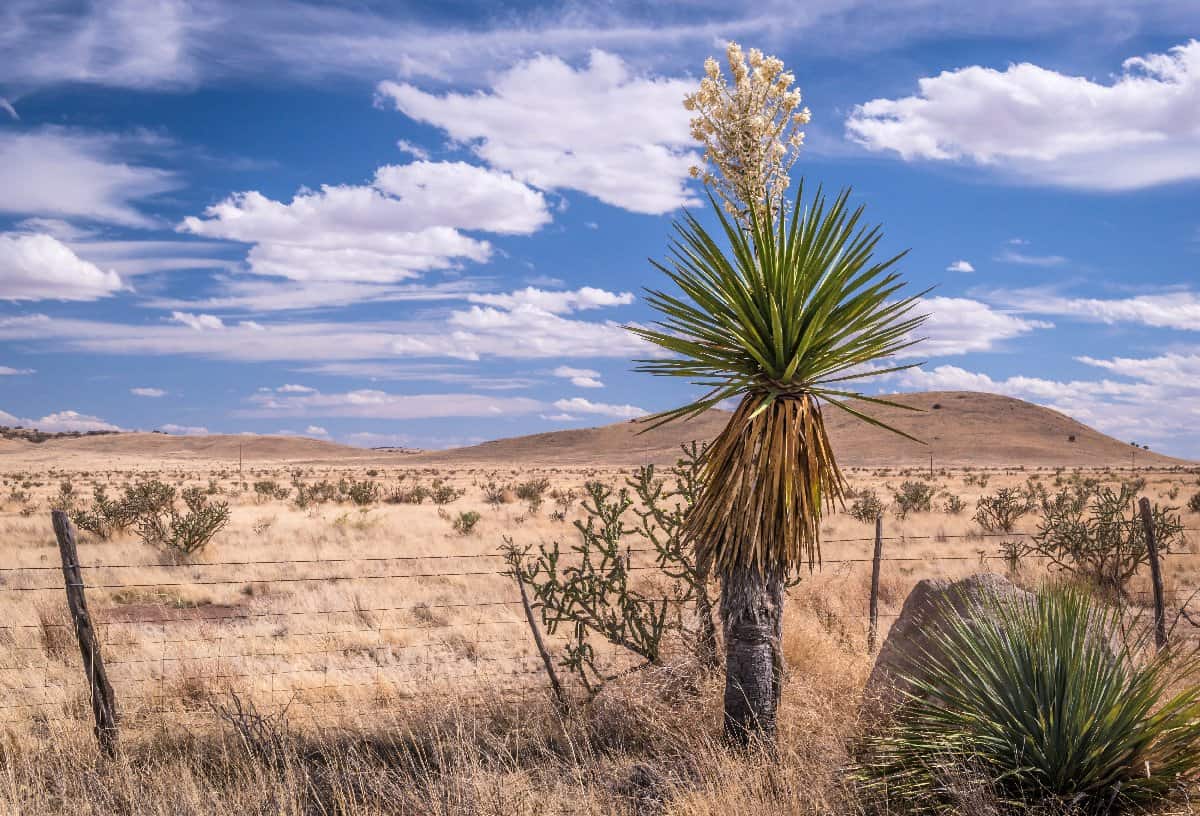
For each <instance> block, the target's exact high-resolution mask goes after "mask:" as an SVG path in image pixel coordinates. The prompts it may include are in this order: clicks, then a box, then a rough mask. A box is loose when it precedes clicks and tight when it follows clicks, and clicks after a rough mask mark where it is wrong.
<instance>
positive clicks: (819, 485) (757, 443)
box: [631, 183, 925, 571]
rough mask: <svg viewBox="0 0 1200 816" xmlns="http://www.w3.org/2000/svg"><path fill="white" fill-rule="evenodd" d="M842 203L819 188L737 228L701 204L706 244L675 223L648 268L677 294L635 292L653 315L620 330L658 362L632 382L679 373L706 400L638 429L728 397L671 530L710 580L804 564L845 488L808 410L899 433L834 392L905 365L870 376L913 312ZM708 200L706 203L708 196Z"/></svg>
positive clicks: (898, 344) (695, 230)
mask: <svg viewBox="0 0 1200 816" xmlns="http://www.w3.org/2000/svg"><path fill="white" fill-rule="evenodd" d="M849 195H850V191H849V190H844V191H843V192H842V193H841V194H840V195H838V196H837V198H836V199H834V201H833V203H832V204H830V205H828V206H827V202H826V200H825V198H824V196H823V195H822V194H821V192H820V190H818V191H817V194H816V195H815V196H814V197H813V200H812V202H811V204H810V205H808V206H807V207H804V206H802V204H803V199H804V185H803V183H801V185H800V189H799V192H798V195H797V198H796V205H795V207H794V208H793V210H792V213H791V214H790V215H789V214H788V213H787V212H786V211H784V212H780V213H777V214H776V215H774V216H772V217H769V218H762V217H758V216H757V215H756V212H755V210H754V209H753V208H752V209H751V212H750V224H749V226H748V227H743V226H741V225H739V224H737V223H735V222H733V221H731V220H730V219H729V218H727V217H726V216H725V214H724V212H723V211H722V209H721V208H720V207H719V206H717V205H716V203H715V202H713V210H714V212H715V213H716V215H717V218H718V219H719V220H720V225H721V238H722V239H723V241H718V239H717V237H715V236H714V235H712V234H710V233H709V231H708V230H706V229H705V228H704V226H703V225H701V224H700V222H699V221H697V220H696V218H694V217H693V216H691V215H690V214H688V215H685V216H684V219H683V221H682V223H677V224H676V225H675V228H676V233H677V236H676V238H675V239H674V240H673V241H672V242H671V248H670V255H669V258H668V261H667V263H666V264H660V263H657V262H653V261H652V263H654V266H655V267H656V268H657V269H659V270H660V271H662V272H663V273H664V274H666V275H667V277H669V278H670V279H671V280H672V281H673V282H674V283H675V284H676V285H677V286H678V287H679V289H680V291H681V294H680V295H679V296H675V295H670V294H667V293H665V292H662V291H659V290H650V291H649V292H648V296H647V300H648V302H649V303H650V305H651V306H652V307H654V308H655V309H656V310H658V311H659V312H660V313H661V314H662V315H663V317H662V319H661V320H659V321H657V322H656V323H655V324H654V325H655V326H656V328H643V327H631V331H633V332H634V333H635V334H637V335H638V336H640V337H642V338H643V339H645V340H648V341H650V342H651V343H654V344H655V345H658V346H660V347H662V348H663V349H665V350H666V351H668V352H670V353H671V355H672V356H670V357H667V358H664V359H655V360H639V361H638V363H639V364H640V365H639V366H638V370H639V371H644V372H649V373H651V374H659V375H667V376H673V377H683V378H686V379H688V380H690V381H691V382H692V383H694V384H697V385H701V386H703V387H705V388H707V389H708V391H707V393H706V394H705V395H704V396H703V397H701V398H700V399H698V400H696V401H695V402H692V403H690V404H688V405H685V406H682V407H680V408H676V409H674V410H671V411H666V412H664V413H662V414H658V415H656V416H654V417H651V418H650V421H651V422H652V423H654V426H657V425H659V424H662V423H664V422H670V421H672V420H676V419H684V418H688V417H691V416H695V415H697V414H700V413H702V412H704V411H706V410H708V409H709V408H712V407H713V406H715V405H717V403H719V402H721V401H723V400H726V399H730V398H735V397H741V403H740V405H739V407H738V408H737V410H736V411H735V412H734V415H733V418H732V419H731V420H730V422H729V424H728V426H727V427H726V428H725V430H724V431H723V432H722V433H721V435H720V436H718V438H717V439H716V440H715V441H714V443H713V445H712V447H711V449H710V450H709V452H708V455H707V458H706V464H705V467H706V474H707V475H706V487H705V490H704V491H703V493H701V495H700V496H699V498H698V500H697V502H696V505H695V506H694V507H693V509H692V512H691V513H690V514H689V516H688V520H687V530H686V532H687V535H688V538H689V540H691V541H693V542H694V543H695V546H696V547H697V550H698V553H699V556H700V557H701V558H702V559H704V560H705V561H707V562H708V563H710V564H712V565H714V566H715V567H716V568H717V569H718V570H725V569H729V568H734V567H745V568H751V569H756V570H760V571H762V570H773V571H774V570H778V571H786V570H788V569H790V568H792V567H795V566H798V565H800V564H801V563H803V562H805V561H807V563H808V565H809V566H810V567H811V566H812V565H813V564H814V563H815V561H816V560H817V559H819V558H820V538H819V531H820V519H821V513H822V507H823V506H832V504H833V503H834V502H835V501H838V500H840V499H841V497H842V496H843V495H844V492H845V481H844V479H843V478H842V475H841V471H840V470H839V469H838V466H837V462H836V460H835V458H834V454H833V451H832V449H831V448H830V446H829V440H828V438H827V436H826V433H825V426H824V420H823V417H822V413H821V403H822V402H827V403H829V404H830V405H833V406H836V407H837V408H839V409H841V410H844V411H847V412H848V413H850V414H852V415H854V416H855V417H858V418H860V419H863V420H865V421H866V422H869V423H871V424H873V425H876V426H879V427H883V428H887V429H888V430H893V431H895V432H896V433H899V434H901V435H902V436H906V437H908V438H910V439H911V438H912V437H911V436H909V435H908V434H905V433H903V432H901V431H898V430H896V429H894V428H890V427H889V426H887V425H885V424H883V423H882V422H879V421H878V420H876V419H874V418H872V417H870V416H868V415H866V414H864V413H863V412H862V411H861V410H860V409H859V408H858V407H855V406H853V405H851V404H850V403H849V402H848V400H850V399H857V400H863V401H866V402H869V403H877V404H881V405H891V406H895V407H900V408H904V407H906V406H903V405H898V404H897V403H893V402H889V401H887V400H881V399H877V398H873V397H868V396H865V395H863V394H860V393H858V392H856V391H853V390H850V389H849V387H848V385H847V384H848V383H851V382H853V381H854V380H858V379H862V378H864V377H871V376H877V375H879V374H885V373H888V372H894V371H900V370H903V369H906V368H911V367H912V365H917V364H916V363H914V364H912V365H899V366H890V367H887V366H881V367H874V364H875V363H876V362H877V361H879V360H881V359H884V358H888V357H891V356H893V355H895V354H896V353H897V352H900V351H902V350H903V349H905V348H907V347H908V346H910V345H912V344H913V343H914V342H916V340H914V339H913V337H912V332H913V331H914V330H915V329H916V328H917V327H918V326H919V325H920V324H921V323H922V322H923V321H924V319H925V316H923V315H913V314H912V311H913V309H914V308H915V307H916V305H917V302H918V299H919V298H920V296H921V294H924V293H920V294H917V295H912V296H908V297H901V296H900V295H899V293H900V290H901V289H902V288H903V286H904V284H903V282H902V281H901V280H900V277H899V275H898V274H897V273H896V272H894V271H891V269H892V267H893V266H894V265H895V264H896V262H897V261H899V260H900V259H901V258H902V257H903V255H904V253H901V254H900V255H896V256H894V257H891V258H888V259H886V260H883V261H875V260H874V259H873V253H874V250H875V248H876V246H877V244H878V243H879V241H880V238H881V234H880V229H879V227H877V226H876V227H872V228H869V229H868V228H865V227H861V226H860V225H859V222H860V220H861V218H862V213H863V208H862V207H859V208H858V209H856V210H853V211H851V210H850V208H849V207H848V205H847V200H848V198H849ZM710 200H711V198H710Z"/></svg>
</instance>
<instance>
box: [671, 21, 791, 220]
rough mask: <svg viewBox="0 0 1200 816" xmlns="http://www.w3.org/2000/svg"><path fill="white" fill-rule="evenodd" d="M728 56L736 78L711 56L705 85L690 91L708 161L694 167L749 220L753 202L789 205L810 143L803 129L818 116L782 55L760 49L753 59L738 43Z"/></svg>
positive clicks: (695, 131)
mask: <svg viewBox="0 0 1200 816" xmlns="http://www.w3.org/2000/svg"><path fill="white" fill-rule="evenodd" d="M725 56H726V59H727V60H728V62H729V72H730V75H731V78H732V83H730V82H729V81H727V80H726V78H725V75H724V74H722V72H721V66H720V64H719V63H718V62H717V60H716V59H715V58H713V57H709V58H708V59H707V60H705V62H704V74H705V76H704V79H702V80H700V89H699V90H698V91H696V93H693V94H689V95H688V96H686V97H684V101H683V106H684V107H685V108H687V109H688V110H689V111H694V112H695V113H696V117H695V118H694V119H692V122H691V125H692V137H693V138H695V139H696V140H697V141H699V142H701V143H702V144H703V145H704V160H705V165H706V166H705V167H693V168H691V173H692V176H693V177H695V178H699V179H702V180H703V181H704V183H705V184H706V185H708V186H709V187H711V188H712V190H713V191H714V192H715V193H716V194H717V196H719V197H720V198H721V201H722V204H723V205H724V207H725V209H726V211H727V212H729V214H730V215H732V216H734V217H735V218H737V219H738V220H739V221H741V222H742V223H743V224H746V223H748V222H749V214H750V210H751V209H752V208H754V209H757V210H759V214H760V215H767V214H769V213H774V212H777V211H778V209H779V208H780V207H781V206H783V204H784V192H785V191H786V190H787V187H788V181H789V179H788V172H789V171H790V170H791V167H792V165H793V164H794V163H795V161H796V157H797V155H798V154H799V152H800V147H801V146H802V145H803V144H804V131H803V130H801V129H800V128H801V126H802V125H804V124H806V123H807V122H808V121H809V119H810V118H811V115H810V114H809V111H808V108H801V107H800V91H799V89H797V88H793V87H792V84H793V83H794V82H795V81H796V77H795V76H794V75H793V74H791V73H790V72H788V71H785V70H783V61H782V60H780V59H778V58H777V57H768V56H764V55H763V53H762V52H761V51H759V50H758V49H757V48H751V49H750V55H749V59H748V60H747V58H746V57H745V56H744V55H743V54H742V47H741V46H740V45H738V44H737V43H735V42H731V43H729V45H728V47H727V48H726V49H725ZM759 208H762V209H759ZM764 210H765V212H764Z"/></svg>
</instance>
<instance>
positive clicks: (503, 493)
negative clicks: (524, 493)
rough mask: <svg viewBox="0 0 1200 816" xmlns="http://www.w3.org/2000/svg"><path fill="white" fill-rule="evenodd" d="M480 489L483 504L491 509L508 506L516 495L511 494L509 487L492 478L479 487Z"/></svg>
mask: <svg viewBox="0 0 1200 816" xmlns="http://www.w3.org/2000/svg"><path fill="white" fill-rule="evenodd" d="M480 488H481V489H482V490H483V500H484V502H486V503H487V504H488V506H489V507H491V508H493V509H495V508H498V507H499V506H500V505H502V504H508V503H509V502H511V501H512V500H513V496H515V495H516V494H515V493H513V490H512V487H511V486H510V485H507V484H501V483H500V482H497V481H496V480H495V479H494V478H493V479H488V480H487V481H486V482H484V483H483V484H482V485H480Z"/></svg>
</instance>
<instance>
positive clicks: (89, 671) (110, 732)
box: [50, 510, 117, 756]
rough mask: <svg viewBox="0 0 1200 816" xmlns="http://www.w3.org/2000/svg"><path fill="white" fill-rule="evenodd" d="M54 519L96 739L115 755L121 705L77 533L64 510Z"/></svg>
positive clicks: (110, 753)
mask: <svg viewBox="0 0 1200 816" xmlns="http://www.w3.org/2000/svg"><path fill="white" fill-rule="evenodd" d="M50 517H51V521H52V522H53V523H54V535H55V537H56V538H57V539H58V553H59V555H60V556H61V557H62V570H63V580H64V581H65V582H66V588H67V607H68V608H69V609H70V610H71V620H72V621H74V623H75V637H76V638H77V639H78V640H79V654H80V656H81V657H82V658H83V671H84V674H86V675H87V681H88V689H89V691H90V693H91V698H92V715H93V716H94V717H95V720H96V729H95V730H96V740H97V741H98V742H99V743H100V747H101V748H102V749H103V750H104V752H105V753H106V754H108V755H109V756H112V755H114V754H115V753H116V751H117V705H116V701H115V700H114V698H113V689H112V685H111V684H110V683H109V682H108V674H107V673H106V672H105V671H104V659H103V657H102V656H101V654H100V639H99V638H97V637H96V630H95V628H94V627H93V626H92V618H91V615H89V614H88V608H87V598H86V597H84V594H83V574H82V572H80V569H79V553H78V551H77V550H76V548H75V530H74V529H72V527H71V522H70V520H69V519H68V518H67V514H66V513H64V512H63V511H62V510H55V511H53V513H51V516H50Z"/></svg>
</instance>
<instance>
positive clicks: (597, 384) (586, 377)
mask: <svg viewBox="0 0 1200 816" xmlns="http://www.w3.org/2000/svg"><path fill="white" fill-rule="evenodd" d="M554 376H555V377H562V378H563V379H566V380H570V381H571V385H573V386H575V387H577V388H603V387H604V383H603V382H601V381H600V372H599V371H594V370H592V369H590V368H572V367H571V366H559V367H558V368H556V369H554Z"/></svg>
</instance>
